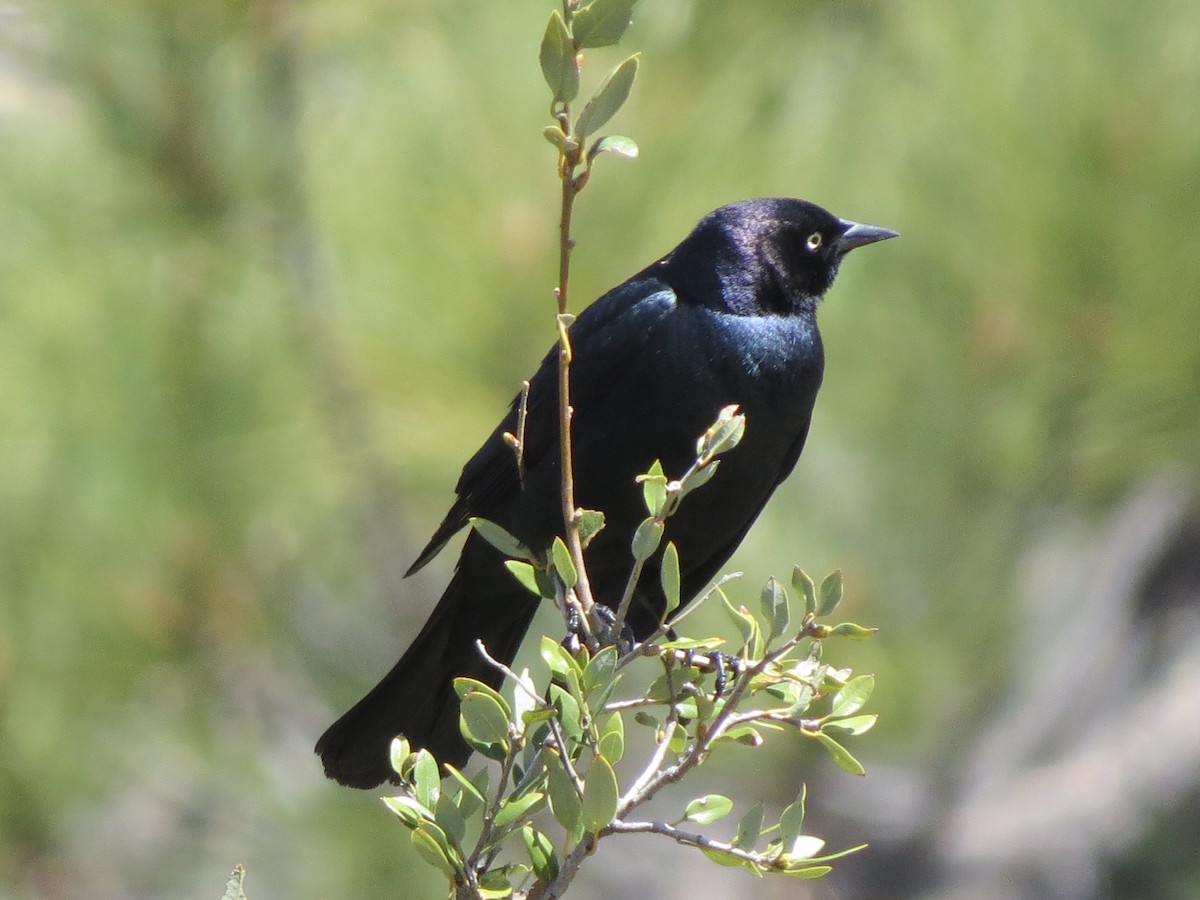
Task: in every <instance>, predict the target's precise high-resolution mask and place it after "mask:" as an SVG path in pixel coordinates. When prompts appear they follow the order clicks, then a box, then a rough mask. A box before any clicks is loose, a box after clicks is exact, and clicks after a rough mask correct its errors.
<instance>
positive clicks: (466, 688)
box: [451, 676, 512, 716]
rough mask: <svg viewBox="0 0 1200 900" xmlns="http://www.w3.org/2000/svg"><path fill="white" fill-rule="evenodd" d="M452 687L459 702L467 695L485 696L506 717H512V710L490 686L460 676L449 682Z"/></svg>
mask: <svg viewBox="0 0 1200 900" xmlns="http://www.w3.org/2000/svg"><path fill="white" fill-rule="evenodd" d="M451 683H452V684H453V686H454V693H456V694H458V699H459V700H461V699H462V698H463V697H465V696H467V694H487V695H488V696H489V697H491V698H492V699H493V700H495V701H496V702H497V703H498V704H500V708H501V709H502V710H504V714H505V715H506V716H511V715H512V710H511V709H509V706H508V701H507V700H505V699H504V697H503V696H502V695H501V694H500V692H499V691H497V690H496V689H495V688H494V687H492V686H491V685H487V684H484V683H483V682H482V681H476V680H475V679H474V678H466V677H463V676H460V677H458V678H455V679H454V681H453V682H451Z"/></svg>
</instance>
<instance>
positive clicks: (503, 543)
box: [468, 516, 533, 560]
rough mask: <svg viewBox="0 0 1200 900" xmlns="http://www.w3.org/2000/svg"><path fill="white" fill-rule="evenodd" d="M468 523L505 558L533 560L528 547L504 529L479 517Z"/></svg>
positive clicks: (471, 519) (472, 518) (474, 517)
mask: <svg viewBox="0 0 1200 900" xmlns="http://www.w3.org/2000/svg"><path fill="white" fill-rule="evenodd" d="M468 521H469V522H470V523H471V527H472V528H474V529H475V530H476V531H477V532H478V533H479V536H480V537H481V538H483V539H484V540H485V541H487V542H488V543H489V544H491V545H492V546H493V547H495V548H496V549H497V550H499V551H500V552H501V553H503V554H504V555H505V556H515V557H517V558H518V559H526V560H528V559H532V558H533V553H532V551H530V549H529V548H528V547H526V546H525V545H524V544H522V543H521V542H520V541H519V540H517V539H516V538H515V537H513V536H512V535H511V534H509V533H508V531H506V530H505V529H504V528H503V527H501V526H500V525H497V524H496V523H495V522H491V521H489V520H487V519H484V518H481V517H479V516H472V517H471V518H470V519H468Z"/></svg>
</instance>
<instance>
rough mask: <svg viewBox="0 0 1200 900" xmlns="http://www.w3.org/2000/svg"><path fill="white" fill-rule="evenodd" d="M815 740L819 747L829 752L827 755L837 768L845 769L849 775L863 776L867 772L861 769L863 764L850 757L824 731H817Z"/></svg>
mask: <svg viewBox="0 0 1200 900" xmlns="http://www.w3.org/2000/svg"><path fill="white" fill-rule="evenodd" d="M816 738H817V740H818V741H820V742H821V745H822V746H823V747H824V748H825V749H826V750H828V751H829V755H830V756H831V757H833V761H834V762H835V763H837V764H838V766H839V767H841V768H842V769H845V770H846V771H847V772H849V773H850V774H851V775H865V774H866V773H867V770H866V769H864V768H863V764H862V763H860V762H859V761H858V760H857V759H855V758H854V757H853V756H851V755H850V751H849V750H847V749H846V748H845V747H843V746H842V745H841V744H839V743H838V742H837V741H835V740H834V739H833V738H832V737H830V736H829V735H828V734H826V733H825V732H824V731H818V732H817V733H816Z"/></svg>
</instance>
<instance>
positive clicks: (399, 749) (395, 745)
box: [388, 737, 413, 775]
mask: <svg viewBox="0 0 1200 900" xmlns="http://www.w3.org/2000/svg"><path fill="white" fill-rule="evenodd" d="M412 755H413V752H412V748H411V747H410V746H409V744H408V741H407V740H406V739H405V738H402V737H398V738H392V744H391V747H390V748H389V749H388V760H389V762H391V764H392V771H393V772H395V773H396V774H397V775H403V774H404V768H405V766H406V765H408V763H409V761H410V759H411V758H412Z"/></svg>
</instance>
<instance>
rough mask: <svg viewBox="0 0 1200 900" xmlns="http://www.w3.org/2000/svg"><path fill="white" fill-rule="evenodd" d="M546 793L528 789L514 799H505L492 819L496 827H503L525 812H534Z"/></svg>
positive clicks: (540, 805)
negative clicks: (526, 792)
mask: <svg viewBox="0 0 1200 900" xmlns="http://www.w3.org/2000/svg"><path fill="white" fill-rule="evenodd" d="M545 798H546V795H545V794H543V793H541V792H540V791H530V792H529V793H528V794H524V795H522V796H520V797H518V798H517V799H515V800H508V801H505V802H504V803H503V804H501V806H500V811H499V812H498V813H496V818H495V819H493V820H492V824H494V825H495V826H496V827H497V828H504V827H506V826H508V825H511V824H512V823H513V822H516V821H517V820H519V819H521V818H523V817H524V816H525V815H526V814H529V813H532V812H536V811H537V810H538V809H540V808H541V807H542V805H543V802H544V801H545Z"/></svg>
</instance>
